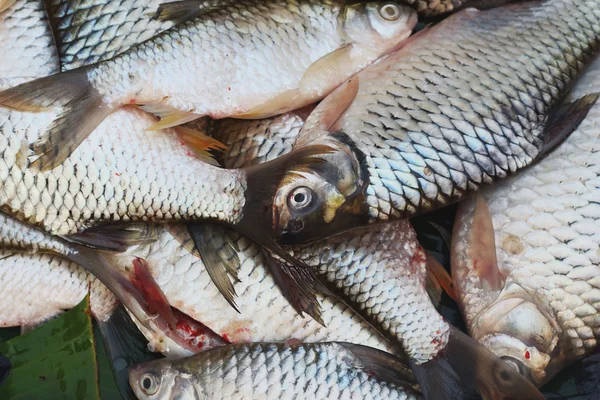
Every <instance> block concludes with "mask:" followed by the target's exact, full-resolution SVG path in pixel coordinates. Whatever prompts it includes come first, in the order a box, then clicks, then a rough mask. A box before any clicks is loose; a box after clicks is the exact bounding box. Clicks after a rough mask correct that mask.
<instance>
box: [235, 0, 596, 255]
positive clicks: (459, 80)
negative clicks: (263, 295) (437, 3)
mask: <svg viewBox="0 0 600 400" xmlns="http://www.w3.org/2000/svg"><path fill="white" fill-rule="evenodd" d="M599 5H600V4H599V2H598V1H597V0H586V1H574V0H566V1H564V0H560V1H559V0H550V1H543V2H519V3H517V4H514V5H508V6H504V7H498V8H495V9H490V10H486V11H476V10H472V9H471V10H463V11H461V12H459V13H457V14H454V15H453V16H451V17H449V18H447V19H446V20H444V21H443V22H442V23H440V24H439V25H437V26H435V27H433V28H431V29H429V30H425V31H423V32H422V33H420V34H419V35H417V36H415V37H413V38H412V39H411V40H410V41H409V43H408V44H406V45H405V46H404V47H403V48H402V49H400V50H399V51H397V52H395V53H393V54H391V55H390V56H388V57H386V58H384V59H382V60H380V61H379V62H377V63H375V64H374V65H372V66H370V67H368V68H366V69H365V70H363V71H362V72H361V73H359V74H358V75H357V76H356V77H355V78H353V79H351V80H350V81H349V82H348V83H346V84H344V85H342V86H341V87H339V88H338V89H336V91H334V92H333V93H332V94H331V95H329V96H328V98H326V99H325V100H324V101H323V102H322V103H321V104H320V105H319V106H318V107H317V108H316V109H315V111H314V112H313V114H312V115H311V116H310V117H309V118H308V120H307V127H306V128H305V130H304V131H303V133H302V134H301V136H300V139H299V142H298V143H297V144H296V145H295V149H297V150H298V151H299V150H302V151H303V154H306V153H310V154H311V157H304V160H302V161H299V160H296V161H294V160H288V165H290V167H289V171H288V173H287V174H283V177H281V175H282V174H281V173H275V172H273V171H276V170H277V169H280V168H281V164H277V163H274V164H273V166H272V167H270V166H268V165H266V164H265V166H264V167H263V169H261V170H260V171H257V172H256V173H255V176H256V179H257V182H256V183H253V179H254V178H253V177H252V176H250V177H249V179H248V182H249V184H248V185H249V187H250V188H251V187H253V186H255V185H258V178H260V179H266V178H267V177H269V173H267V172H266V171H267V170H268V169H269V168H272V170H271V171H270V174H271V176H273V175H276V178H277V180H276V181H275V180H272V181H270V182H272V185H273V192H275V194H274V198H273V197H268V196H263V197H264V198H263V197H261V198H260V199H257V201H261V204H264V205H265V207H268V208H267V211H266V212H264V213H256V214H250V213H247V215H248V218H247V219H248V220H247V221H245V222H244V221H241V222H240V225H248V226H254V230H257V229H258V227H257V226H258V224H260V223H261V221H263V222H262V223H263V224H265V225H264V226H263V229H264V231H265V232H271V235H273V234H274V235H275V237H276V238H277V239H278V240H279V241H280V242H281V243H283V244H296V243H303V242H310V241H314V240H317V239H319V238H323V237H326V236H331V235H334V234H337V233H339V232H342V231H344V230H347V229H351V228H355V227H357V226H361V225H366V224H371V223H377V222H383V221H389V220H394V219H402V218H406V217H409V216H413V215H416V214H419V213H424V212H427V211H430V210H433V209H436V208H439V207H442V206H444V205H447V204H449V203H452V202H454V201H456V200H458V199H460V198H462V197H464V196H466V195H467V194H469V193H471V192H473V191H476V190H478V189H479V188H481V187H483V186H485V185H488V184H491V183H493V182H495V181H497V180H499V179H503V178H505V177H506V176H507V175H509V174H511V173H513V172H515V171H517V170H519V169H521V168H523V167H525V166H527V165H529V164H531V163H532V162H534V161H535V160H537V159H539V158H540V157H542V156H543V155H544V154H546V153H547V152H548V151H550V149H551V148H553V146H555V145H556V143H558V142H559V141H560V140H561V139H562V138H564V137H565V136H566V135H568V134H569V133H570V131H571V130H572V129H573V128H574V126H576V123H578V122H579V121H580V119H581V118H582V117H583V116H584V115H585V113H586V112H587V110H588V109H589V107H590V105H591V103H590V102H591V99H589V98H588V99H585V98H584V99H582V100H580V101H579V102H578V103H576V104H575V105H573V106H572V107H571V108H570V111H569V112H570V113H571V115H570V117H571V118H570V119H569V120H570V121H574V122H573V124H572V125H573V126H565V125H563V124H554V123H553V116H556V115H560V110H559V105H560V104H561V102H562V100H563V99H564V98H565V96H566V94H567V91H568V89H569V88H570V87H571V85H572V84H573V82H574V80H575V79H576V78H577V77H578V75H579V74H580V73H581V71H582V70H583V67H584V66H585V64H586V63H587V62H588V61H589V60H590V58H591V57H592V55H594V54H595V53H596V51H597V49H598V44H599V39H600V26H599V25H598V24H597V20H598V14H599V13H600V7H599ZM522 32H527V35H526V37H525V38H524V39H523V40H516V39H515V40H512V39H511V38H516V37H520V36H521V35H522ZM554 127H560V128H561V129H558V128H557V129H556V131H554V130H553V128H554ZM315 140H319V141H323V142H322V143H319V145H321V146H324V147H325V149H323V148H321V149H317V148H315V149H314V151H312V152H311V150H310V149H311V143H315ZM327 140H329V141H328V142H327ZM292 154H293V153H290V158H293V155H292ZM294 162H296V165H294ZM263 182H264V181H263ZM264 186H265V185H264V183H263V187H264ZM250 190H252V189H250ZM273 192H270V193H273ZM296 195H298V197H297V198H296ZM271 199H274V200H273V201H272V202H271ZM299 200H301V201H299ZM264 221H266V222H264ZM266 224H268V226H266ZM273 227H274V228H273ZM273 230H274V231H275V232H274V233H273Z"/></svg>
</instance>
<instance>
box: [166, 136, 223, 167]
mask: <svg viewBox="0 0 600 400" xmlns="http://www.w3.org/2000/svg"><path fill="white" fill-rule="evenodd" d="M174 129H175V132H176V133H177V136H178V137H179V138H180V139H181V140H182V141H183V143H185V145H186V146H188V147H189V148H191V149H192V150H193V151H194V154H196V157H198V158H199V159H200V160H202V161H204V162H206V163H208V164H211V165H215V166H218V165H219V162H218V161H217V160H216V158H218V157H221V156H222V155H223V152H224V151H225V150H227V149H228V147H227V146H226V145H224V144H223V143H221V142H219V141H218V140H217V139H213V138H211V137H210V136H207V135H205V134H204V133H202V132H200V131H198V130H195V129H190V128H186V127H183V126H177V127H175V128H174Z"/></svg>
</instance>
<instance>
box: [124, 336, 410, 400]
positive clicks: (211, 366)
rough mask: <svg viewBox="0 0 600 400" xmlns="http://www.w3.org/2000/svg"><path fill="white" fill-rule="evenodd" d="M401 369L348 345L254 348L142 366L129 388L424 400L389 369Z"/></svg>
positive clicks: (229, 395) (199, 394)
mask: <svg viewBox="0 0 600 400" xmlns="http://www.w3.org/2000/svg"><path fill="white" fill-rule="evenodd" d="M398 364H400V362H399V360H398V359H396V358H395V357H393V356H391V355H389V354H386V353H383V352H380V351H377V350H374V349H371V348H368V347H363V346H357V345H351V344H346V343H319V344H299V345H286V344H282V343H251V344H237V345H230V346H225V347H222V348H218V349H213V350H210V351H206V352H203V353H200V354H197V355H196V356H193V357H190V358H183V359H179V360H155V361H151V362H147V363H142V364H140V365H138V366H136V367H134V368H132V369H131V370H130V372H129V383H130V385H131V388H132V389H133V391H134V393H135V394H136V396H137V397H138V399H175V398H177V399H224V400H225V399H259V398H260V399H265V400H266V399H287V398H293V399H351V398H361V399H399V400H400V399H402V400H417V399H421V398H422V397H421V396H420V395H418V394H417V393H415V392H414V391H413V390H411V389H410V388H408V387H407V386H406V385H403V382H402V381H401V380H400V379H398V378H396V377H394V376H393V372H392V371H390V370H389V369H391V368H394V367H396V365H398Z"/></svg>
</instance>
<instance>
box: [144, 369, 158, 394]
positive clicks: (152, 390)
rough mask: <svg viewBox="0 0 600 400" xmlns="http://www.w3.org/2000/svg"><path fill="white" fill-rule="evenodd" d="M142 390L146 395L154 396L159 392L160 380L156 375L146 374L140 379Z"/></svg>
mask: <svg viewBox="0 0 600 400" xmlns="http://www.w3.org/2000/svg"><path fill="white" fill-rule="evenodd" d="M140 388H141V389H142V391H143V392H144V393H146V394H147V395H149V396H152V395H153V394H156V392H158V380H157V379H156V377H155V376H154V375H152V374H148V373H146V374H144V375H142V379H140Z"/></svg>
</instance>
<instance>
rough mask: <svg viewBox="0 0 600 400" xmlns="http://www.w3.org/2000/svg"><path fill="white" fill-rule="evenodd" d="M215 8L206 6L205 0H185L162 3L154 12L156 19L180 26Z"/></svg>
mask: <svg viewBox="0 0 600 400" xmlns="http://www.w3.org/2000/svg"><path fill="white" fill-rule="evenodd" d="M215 8H217V7H214V6H212V7H211V6H207V1H206V0H185V1H174V2H171V3H163V4H160V5H159V6H158V9H157V10H156V19H159V20H162V21H172V22H173V23H174V24H176V25H177V24H180V23H182V22H185V21H189V20H191V19H194V18H196V17H197V16H199V15H201V14H202V13H204V12H206V11H209V10H213V9H215Z"/></svg>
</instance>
